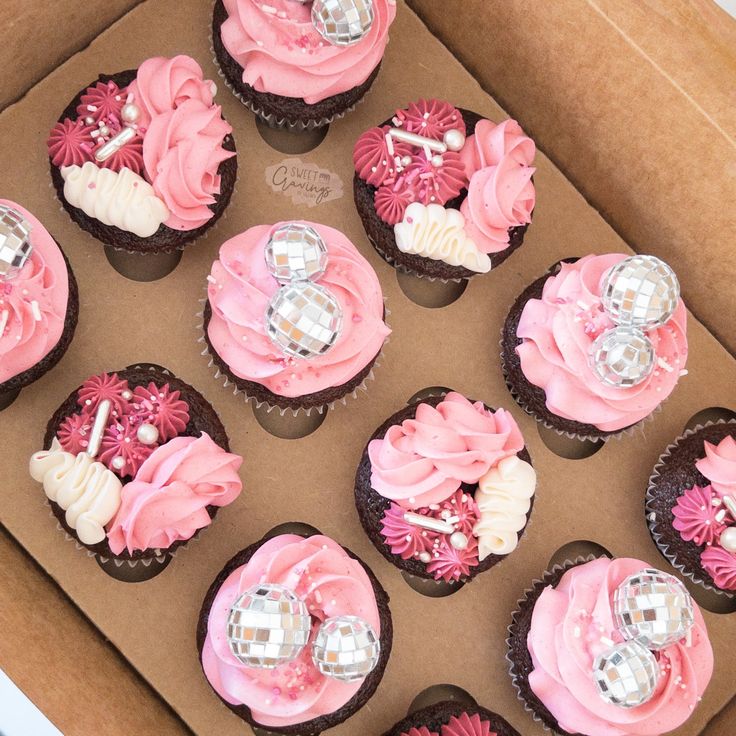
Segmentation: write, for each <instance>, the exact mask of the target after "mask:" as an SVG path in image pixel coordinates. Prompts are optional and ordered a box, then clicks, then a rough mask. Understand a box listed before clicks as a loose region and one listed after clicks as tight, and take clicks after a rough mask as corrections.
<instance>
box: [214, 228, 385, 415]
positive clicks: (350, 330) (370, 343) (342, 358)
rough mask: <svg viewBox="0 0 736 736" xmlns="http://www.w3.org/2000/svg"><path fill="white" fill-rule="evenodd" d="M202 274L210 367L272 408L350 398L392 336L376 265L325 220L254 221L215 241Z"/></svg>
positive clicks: (297, 407) (315, 405) (323, 405)
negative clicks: (222, 240)
mask: <svg viewBox="0 0 736 736" xmlns="http://www.w3.org/2000/svg"><path fill="white" fill-rule="evenodd" d="M207 280H208V282H209V284H208V287H207V301H206V303H205V307H204V324H203V327H204V337H203V339H204V341H205V342H206V345H207V351H208V352H209V354H210V355H211V357H212V361H213V363H214V365H215V366H216V367H217V369H218V370H219V371H220V372H221V373H222V374H224V375H225V376H226V378H227V380H228V381H230V382H232V383H233V384H234V386H235V388H236V390H238V391H241V392H243V393H245V395H246V396H247V397H248V398H251V399H253V400H254V401H255V402H256V403H257V404H261V403H265V404H267V405H268V406H270V407H276V408H278V409H279V410H280V411H286V410H290V411H292V412H296V411H299V410H302V409H303V410H312V409H315V410H318V411H320V412H322V411H323V410H324V409H325V408H326V407H327V406H328V405H330V404H332V403H334V402H335V401H338V400H340V399H343V398H344V397H346V396H347V395H349V394H353V393H354V392H355V391H356V390H357V389H358V388H360V387H361V386H362V385H363V383H364V382H365V380H366V379H367V378H368V377H369V375H370V374H371V369H372V367H373V365H374V363H375V362H376V359H377V358H378V355H379V354H380V351H381V348H382V347H383V344H384V342H385V341H386V339H387V337H388V335H389V333H390V330H389V328H388V326H387V325H386V324H385V323H384V306H383V294H382V292H381V285H380V283H379V281H378V277H377V276H376V273H375V271H374V270H373V268H372V267H371V266H370V264H369V263H368V261H366V260H365V258H363V256H361V255H360V253H359V252H358V250H357V249H356V248H355V246H354V245H353V244H352V243H351V242H350V241H349V240H348V239H347V237H346V236H345V235H343V234H342V233H341V232H339V231H338V230H335V229H333V228H331V227H327V226H326V225H320V224H317V223H312V222H305V221H298V222H281V223H277V224H276V225H273V226H271V225H259V226H257V227H252V228H250V229H249V230H246V231H245V232H244V233H241V234H240V235H236V236H235V237H234V238H231V239H230V240H228V241H227V242H226V243H224V244H223V245H222V247H221V248H220V253H219V258H218V259H217V260H216V261H215V262H214V263H213V264H212V271H211V273H210V275H209V276H208V277H207Z"/></svg>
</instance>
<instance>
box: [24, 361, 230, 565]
mask: <svg viewBox="0 0 736 736" xmlns="http://www.w3.org/2000/svg"><path fill="white" fill-rule="evenodd" d="M44 446H45V447H46V448H47V449H44V450H41V451H39V452H36V453H35V454H34V455H33V456H32V457H31V460H30V474H31V476H32V477H33V478H34V480H36V481H38V482H39V483H42V484H43V488H44V491H45V492H46V495H47V497H48V498H49V500H50V502H51V505H52V509H54V511H55V513H56V515H57V517H59V519H60V521H62V523H63V524H64V527H65V528H66V530H67V531H68V532H69V533H72V534H74V535H75V536H76V537H77V539H78V540H79V541H80V542H81V543H82V544H83V545H85V546H86V547H88V548H89V549H91V550H93V551H95V552H99V553H101V554H106V553H107V554H111V555H112V556H115V557H122V558H136V557H146V556H151V555H152V554H154V553H155V552H157V551H159V550H168V549H170V548H172V547H174V546H177V545H178V544H181V543H183V542H186V541H187V540H189V539H190V538H191V537H192V536H194V535H195V534H196V533H197V531H198V530H199V529H201V528H203V527H205V526H207V525H209V523H210V521H211V519H212V517H213V516H214V513H215V510H216V509H217V508H218V507H221V506H225V505H227V504H229V503H232V502H233V501H234V500H235V499H236V498H237V497H238V495H239V494H240V491H241V489H242V483H241V481H240V478H239V476H238V469H239V468H240V465H241V463H242V458H241V457H240V456H239V455H234V454H231V453H230V452H229V451H228V450H229V447H228V442H227V436H226V434H225V432H224V429H223V427H222V425H221V424H220V422H219V420H218V419H217V416H216V415H215V413H214V410H213V409H212V407H211V406H210V405H209V404H208V403H207V402H206V401H205V400H204V399H203V398H202V396H201V395H199V394H198V393H197V392H196V391H195V390H194V389H193V388H192V387H191V386H189V385H187V384H186V383H184V382H183V381H180V380H179V379H177V378H175V377H174V376H173V375H172V374H170V373H168V372H166V371H164V370H162V369H161V370H159V369H154V368H153V367H152V366H138V367H134V368H129V369H125V370H123V371H119V372H117V373H102V374H100V375H97V376H93V377H92V378H90V379H88V380H87V381H85V382H84V383H83V384H82V386H80V388H79V389H78V390H77V391H75V392H73V393H72V394H71V395H70V396H69V398H68V399H67V400H66V401H65V402H64V403H63V404H62V405H61V407H59V409H58V410H57V412H56V413H55V414H54V416H53V417H52V419H51V421H50V422H49V426H48V428H47V432H46V438H45V443H44Z"/></svg>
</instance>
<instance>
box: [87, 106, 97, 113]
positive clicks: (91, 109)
mask: <svg viewBox="0 0 736 736" xmlns="http://www.w3.org/2000/svg"><path fill="white" fill-rule="evenodd" d="M87 109H88V110H89V111H90V112H97V106H96V105H87Z"/></svg>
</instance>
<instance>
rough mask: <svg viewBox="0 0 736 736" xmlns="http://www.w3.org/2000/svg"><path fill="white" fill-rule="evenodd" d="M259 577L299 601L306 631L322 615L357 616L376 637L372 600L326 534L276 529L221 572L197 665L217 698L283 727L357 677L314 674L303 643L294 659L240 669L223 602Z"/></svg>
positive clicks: (328, 701) (343, 698) (362, 575)
mask: <svg viewBox="0 0 736 736" xmlns="http://www.w3.org/2000/svg"><path fill="white" fill-rule="evenodd" d="M263 583H277V584H280V585H285V586H286V587H287V588H289V589H291V590H293V591H294V592H295V593H296V594H297V595H298V596H299V597H300V598H302V599H303V600H304V601H305V602H306V604H307V607H308V609H309V612H310V613H311V615H312V623H313V626H312V637H314V634H315V633H316V629H317V628H318V627H319V624H320V623H321V622H322V621H323V620H325V619H326V618H330V617H333V616H340V615H353V616H360V617H361V618H364V619H365V620H367V621H368V623H370V624H371V626H373V628H374V629H375V631H376V633H377V634H378V635H379V636H380V633H381V622H380V619H379V614H378V606H377V605H376V598H375V593H374V591H373V586H372V585H371V581H370V579H369V578H368V575H367V573H366V571H365V570H364V569H363V567H362V566H361V565H360V563H359V562H357V561H356V560H353V559H352V558H350V557H349V556H348V555H347V553H346V552H345V551H344V550H343V549H342V547H340V545H339V544H337V543H336V542H334V541H333V540H332V539H330V538H328V537H323V536H313V537H309V538H308V539H303V538H302V537H298V536H296V535H293V534H283V535H280V536H278V537H274V538H273V539H269V540H268V541H267V542H264V543H263V544H262V545H261V546H260V547H259V548H258V550H257V551H256V552H255V554H254V555H253V556H252V557H251V558H250V560H249V561H248V562H247V563H246V564H245V565H243V566H241V567H239V568H237V569H236V570H234V571H233V572H232V573H231V574H230V575H229V576H228V578H227V579H226V580H225V582H224V583H223V584H222V586H221V587H220V589H219V591H218V592H217V595H216V596H215V599H214V601H213V603H212V607H211V609H210V612H209V620H208V623H207V637H206V639H205V642H204V647H203V649H202V667H203V669H204V672H205V675H206V677H207V680H208V681H209V683H210V685H211V686H212V687H213V689H214V690H215V691H216V692H217V693H218V694H219V695H220V697H222V698H223V699H224V700H226V701H227V702H228V703H231V704H233V705H241V704H243V705H246V706H247V707H248V708H249V709H250V711H251V714H252V716H253V718H254V719H255V721H256V722H257V723H259V724H261V725H263V726H266V727H275V728H280V727H283V726H291V725H294V724H299V723H305V722H306V721H310V720H312V719H314V718H318V717H320V716H324V715H327V714H330V713H334V712H335V711H337V710H339V709H340V708H342V706H344V705H345V704H346V703H347V702H348V701H349V700H350V699H351V698H352V697H353V696H354V695H355V693H356V692H358V690H359V689H360V687H361V685H362V682H360V681H359V682H354V683H346V682H340V681H339V680H335V679H333V678H330V677H325V676H324V675H322V674H321V673H320V672H319V670H317V668H316V666H315V665H314V663H313V662H312V656H311V646H310V645H307V646H306V647H305V648H304V650H303V651H302V653H301V654H300V655H299V657H298V658H297V659H296V660H295V661H293V662H290V663H289V664H284V665H280V666H279V667H276V668H275V669H272V670H263V669H258V668H252V667H247V666H245V665H243V664H241V663H240V662H239V661H238V660H237V659H235V657H234V656H233V654H232V652H231V651H230V647H229V645H228V641H227V617H228V613H229V611H230V608H231V606H232V605H233V603H235V601H236V600H237V599H238V598H239V597H240V595H242V594H243V593H245V592H246V591H247V590H248V589H249V588H251V587H252V586H253V585H256V584H263Z"/></svg>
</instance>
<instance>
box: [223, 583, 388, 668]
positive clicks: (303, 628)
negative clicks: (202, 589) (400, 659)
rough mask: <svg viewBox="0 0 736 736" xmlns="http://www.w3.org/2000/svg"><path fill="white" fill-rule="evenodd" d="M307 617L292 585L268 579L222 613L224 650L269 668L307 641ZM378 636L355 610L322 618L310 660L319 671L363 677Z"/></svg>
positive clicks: (309, 623)
mask: <svg viewBox="0 0 736 736" xmlns="http://www.w3.org/2000/svg"><path fill="white" fill-rule="evenodd" d="M311 630H312V618H311V616H310V615H309V611H308V610H307V605H306V603H305V602H304V601H303V600H301V599H300V598H299V597H298V596H297V595H296V594H295V593H294V592H293V591H292V590H290V589H289V588H287V587H285V586H283V585H277V584H274V583H264V584H261V585H255V586H253V587H252V588H250V589H249V590H247V591H246V592H245V593H243V595H241V596H240V597H239V598H238V599H237V600H236V601H235V603H234V604H233V606H232V608H231V609H230V613H229V614H228V621H227V639H228V643H229V645H230V651H231V652H232V653H233V655H234V656H235V657H236V658H237V659H238V661H240V662H242V663H243V664H244V665H246V666H248V667H256V668H260V669H273V668H275V667H278V666H279V665H282V664H287V663H288V662H292V661H293V660H295V659H296V658H297V657H298V656H299V655H300V654H301V653H302V651H303V650H304V648H305V647H306V646H307V645H308V643H309V636H310V633H311ZM380 653H381V643H380V640H379V638H378V636H377V634H376V632H375V630H374V629H373V627H372V626H371V625H370V624H369V623H368V622H367V621H365V620H364V619H362V618H360V617H358V616H334V617H332V618H328V619H326V620H325V621H323V622H322V623H321V624H320V626H319V628H318V629H317V633H316V634H315V636H314V640H313V642H312V661H313V662H314V664H315V666H316V667H317V669H318V670H319V671H320V672H321V673H322V674H323V675H325V676H327V677H332V678H334V679H336V680H340V681H342V682H357V681H358V680H362V679H363V678H365V677H366V676H367V675H368V674H370V672H372V671H373V669H374V668H375V667H376V665H377V664H378V659H379V655H380Z"/></svg>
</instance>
